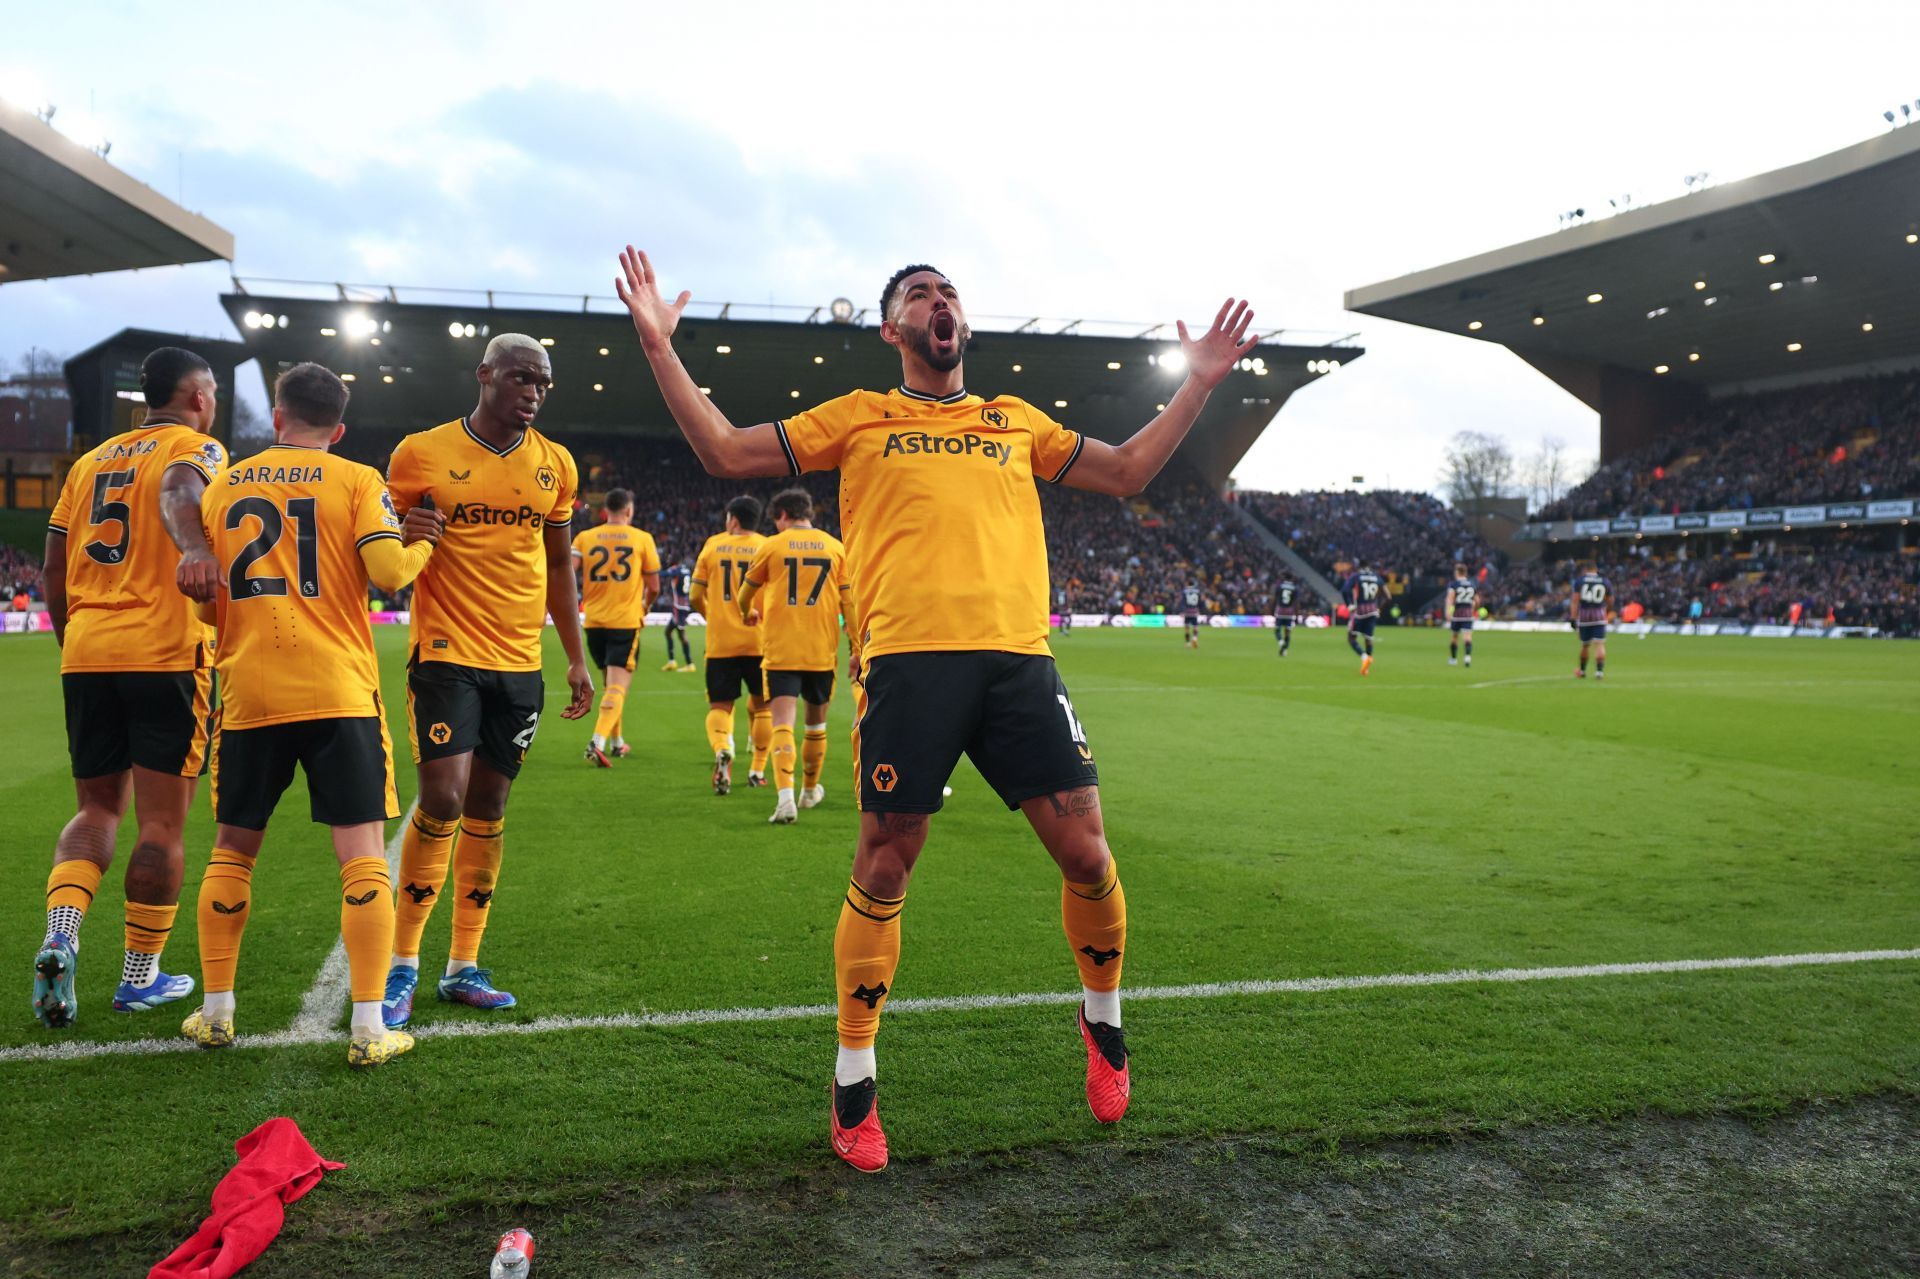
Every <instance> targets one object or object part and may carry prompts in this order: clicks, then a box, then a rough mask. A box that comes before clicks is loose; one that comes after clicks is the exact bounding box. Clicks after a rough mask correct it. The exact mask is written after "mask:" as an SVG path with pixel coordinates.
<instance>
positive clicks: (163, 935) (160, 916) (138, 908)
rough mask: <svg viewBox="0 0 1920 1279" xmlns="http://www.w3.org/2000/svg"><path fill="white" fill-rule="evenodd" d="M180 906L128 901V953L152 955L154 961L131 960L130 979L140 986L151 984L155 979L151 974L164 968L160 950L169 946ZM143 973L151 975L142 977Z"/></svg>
mask: <svg viewBox="0 0 1920 1279" xmlns="http://www.w3.org/2000/svg"><path fill="white" fill-rule="evenodd" d="M179 910H180V906H179V903H177V902H176V903H175V904H173V905H171V906H150V905H148V904H147V903H145V902H128V903H127V954H128V955H130V956H131V955H139V956H146V957H150V958H151V961H152V962H151V963H147V962H144V961H141V962H130V963H129V966H128V971H127V977H126V979H127V980H131V981H133V982H134V984H135V985H138V986H146V985H149V984H151V982H152V980H153V979H152V977H151V976H150V975H149V974H150V973H153V972H158V971H159V969H160V952H161V951H163V950H165V949H166V948H167V934H168V933H170V932H172V931H173V917H174V915H176V914H177V913H178V912H179ZM135 969H138V972H135ZM141 976H147V980H146V981H140V980H139V978H140V977H141Z"/></svg>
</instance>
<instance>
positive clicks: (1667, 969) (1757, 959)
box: [0, 949, 1920, 1062]
mask: <svg viewBox="0 0 1920 1279" xmlns="http://www.w3.org/2000/svg"><path fill="white" fill-rule="evenodd" d="M1902 959H1920V949H1913V950H1841V951H1815V952H1813V953H1810V954H1801V955H1757V956H1746V957H1735V958H1731V959H1660V960H1652V961H1649V962H1644V963H1629V964H1579V965H1570V966H1560V967H1552V968H1453V969H1449V970H1447V971H1445V972H1435V973H1377V974H1367V975H1362V976H1356V977H1290V978H1282V979H1279V980H1275V981H1221V982H1194V983H1191V984H1188V985H1182V986H1135V987H1131V988H1123V989H1122V991H1121V998H1122V999H1123V1000H1125V1001H1128V1002H1138V1001H1141V1000H1160V999H1221V998H1226V997H1230V996H1239V995H1318V994H1325V993H1327V992H1329V991H1339V990H1381V989H1391V988H1394V987H1407V986H1470V985H1477V984H1482V983H1490V982H1528V981H1568V980H1571V979H1573V978H1578V977H1638V976H1646V975H1652V974H1658V973H1703V972H1723V971H1727V970H1730V969H1740V968H1820V967H1827V966H1829V965H1834V964H1869V963H1879V962H1884V961H1887V960H1902ZM1079 1000H1080V995H1079V993H1078V992H1077V991H1064V990H1048V991H1038V992H1034V993H1031V994H1024V995H948V996H943V997H939V998H931V999H894V1000H889V1001H888V1002H887V1011H888V1012H890V1013H895V1014H900V1013H906V1014H912V1013H942V1012H977V1011H981V1010H985V1009H994V1008H1032V1007H1038V1006H1045V1005H1059V1004H1074V1003H1078V1002H1079ZM836 1011H837V1010H836V1009H835V1008H834V1006H833V1005H832V1004H789V1005H786V1006H785V1007H779V1008H689V1009H685V1010H682V1011H680V1012H663V1013H611V1014H608V1015H606V1016H602V1017H539V1018H535V1019H534V1020H532V1021H522V1022H511V1021H494V1020H478V1019H476V1020H473V1021H445V1022H435V1023H433V1024H431V1025H426V1026H418V1027H415V1028H414V1029H413V1033H414V1034H415V1035H417V1036H419V1037H420V1038H422V1039H448V1038H457V1037H461V1036H478V1035H540V1034H546V1033H549V1032H551V1031H556V1030H633V1029H644V1028H653V1027H672V1026H711V1025H716V1024H721V1023H727V1022H751V1021H803V1020H807V1019H810V1018H822V1019H824V1018H828V1017H832V1016H833V1015H834V1014H835V1012H836ZM338 1037H339V1032H338V1031H337V1030H334V1029H329V1028H322V1029H319V1030H312V1029H303V1028H301V1027H300V1026H299V1025H298V1023H296V1024H295V1025H294V1026H293V1027H290V1028H289V1029H286V1030H279V1031H273V1032H270V1033H268V1034H264V1035H242V1036H241V1037H240V1039H239V1040H238V1041H237V1042H236V1043H235V1045H234V1047H235V1048H236V1049H245V1048H288V1047H295V1046H299V1045H306V1044H324V1043H332V1042H335V1041H336V1040H337V1039H338ZM198 1051H200V1050H199V1049H198V1048H197V1047H195V1046H194V1045H193V1044H191V1043H188V1042H187V1041H186V1040H184V1039H122V1040H117V1041H107V1042H104V1043H83V1042H73V1041H68V1042H65V1043H51V1044H24V1045H21V1046H20V1047H17V1048H0V1062H10V1061H72V1060H75V1059H77V1058H83V1057H123V1056H139V1055H143V1054H151V1053H173V1052H198Z"/></svg>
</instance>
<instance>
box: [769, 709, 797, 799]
mask: <svg viewBox="0 0 1920 1279" xmlns="http://www.w3.org/2000/svg"><path fill="white" fill-rule="evenodd" d="M768 754H770V755H771V756H772V757H773V785H774V789H776V790H792V789H793V725H791V724H776V725H774V729H773V747H772V749H771V750H770V751H769V752H768Z"/></svg>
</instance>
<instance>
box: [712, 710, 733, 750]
mask: <svg viewBox="0 0 1920 1279" xmlns="http://www.w3.org/2000/svg"><path fill="white" fill-rule="evenodd" d="M707 745H708V746H709V747H711V748H712V749H713V753H714V754H716V755H718V754H719V753H720V752H721V751H730V750H732V749H733V712H732V711H731V710H725V711H723V710H720V709H718V708H717V707H712V706H709V707H708V708H707Z"/></svg>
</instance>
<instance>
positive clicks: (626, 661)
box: [573, 489, 660, 768]
mask: <svg viewBox="0 0 1920 1279" xmlns="http://www.w3.org/2000/svg"><path fill="white" fill-rule="evenodd" d="M600 518H601V520H602V521H603V523H601V524H599V525H597V526H595V527H593V528H590V529H584V530H582V531H581V533H580V534H579V535H578V536H577V537H575V538H574V539H573V558H574V560H575V561H577V563H576V565H575V566H576V567H577V568H579V570H580V581H581V584H582V587H583V594H584V595H585V602H586V608H587V654H588V656H590V657H592V658H593V664H594V665H595V666H598V667H599V668H600V673H601V677H602V679H603V680H604V682H605V685H606V691H605V692H604V693H602V694H601V695H600V718H599V720H598V721H597V722H595V724H594V726H593V736H592V737H591V738H589V739H588V741H587V758H588V759H589V760H590V761H592V762H593V764H594V765H595V766H596V767H598V768H611V767H613V761H612V760H611V759H609V758H608V752H609V751H611V752H612V753H613V754H614V755H618V756H625V755H626V753H627V743H626V739H625V738H623V737H622V736H621V735H620V712H621V710H622V708H623V707H625V705H626V702H627V686H628V685H629V684H631V683H633V664H634V660H635V659H636V658H638V657H639V656H640V630H641V628H642V627H643V626H645V625H646V623H647V610H649V609H651V608H652V607H653V601H654V599H655V598H656V597H657V596H658V595H659V594H660V551H659V549H658V548H657V547H655V546H654V544H653V534H651V533H649V532H647V531H646V530H645V529H638V528H635V527H634V526H633V494H632V493H629V492H628V491H627V490H626V489H611V490H609V491H608V493H607V500H606V504H605V505H604V506H603V507H601V510H600Z"/></svg>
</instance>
